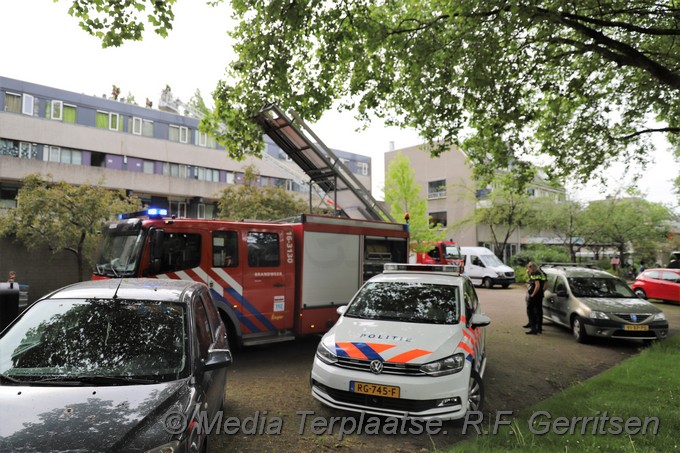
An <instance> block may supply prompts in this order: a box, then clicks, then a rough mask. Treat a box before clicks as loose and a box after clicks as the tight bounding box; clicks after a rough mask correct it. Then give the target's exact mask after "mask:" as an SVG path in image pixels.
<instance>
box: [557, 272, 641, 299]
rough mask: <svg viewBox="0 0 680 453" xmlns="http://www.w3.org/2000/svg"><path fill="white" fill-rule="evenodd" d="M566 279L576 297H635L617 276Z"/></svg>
mask: <svg viewBox="0 0 680 453" xmlns="http://www.w3.org/2000/svg"><path fill="white" fill-rule="evenodd" d="M567 280H568V281H569V287H570V288H571V292H572V293H573V294H574V296H576V297H617V298H621V297H625V298H631V299H634V298H635V297H636V296H635V294H634V293H633V291H631V289H630V288H628V285H627V284H626V282H624V281H623V280H619V279H617V278H598V277H572V278H568V279H567Z"/></svg>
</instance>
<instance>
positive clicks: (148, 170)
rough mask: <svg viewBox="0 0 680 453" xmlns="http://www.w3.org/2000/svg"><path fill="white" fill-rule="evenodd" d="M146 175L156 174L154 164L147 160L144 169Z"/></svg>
mask: <svg viewBox="0 0 680 453" xmlns="http://www.w3.org/2000/svg"><path fill="white" fill-rule="evenodd" d="M142 171H143V172H144V173H147V174H153V172H154V163H153V161H151V160H145V161H144V167H143V169H142Z"/></svg>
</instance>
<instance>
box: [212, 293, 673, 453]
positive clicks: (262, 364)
mask: <svg viewBox="0 0 680 453" xmlns="http://www.w3.org/2000/svg"><path fill="white" fill-rule="evenodd" d="M477 292H478V294H479V298H480V301H481V303H482V306H483V309H484V311H485V312H486V314H488V315H489V316H490V317H491V320H492V321H491V325H490V326H489V328H488V336H487V346H486V350H487V356H488V364H487V369H486V373H485V376H484V381H485V387H486V404H485V412H490V413H491V414H494V415H495V413H496V412H497V411H518V410H520V409H522V408H526V407H529V406H531V405H533V404H535V403H537V402H539V401H541V400H544V399H546V398H548V397H549V396H551V395H553V394H555V393H558V392H559V391H561V390H562V389H564V388H566V387H569V386H571V385H574V384H577V383H579V382H581V381H583V380H585V379H588V378H590V377H592V376H594V375H596V374H598V373H600V372H602V371H604V370H606V369H608V368H610V367H612V366H613V365H616V364H617V363H619V362H621V361H622V360H625V359H626V358H628V357H631V356H632V355H635V354H636V353H637V352H638V351H639V350H640V348H641V347H642V343H641V342H636V341H633V342H627V341H614V340H596V341H593V342H592V343H591V344H579V343H577V342H576V341H575V340H574V339H573V337H572V336H571V332H569V331H568V330H567V329H565V328H562V327H560V326H557V325H553V324H551V323H550V322H546V324H545V326H544V334H543V335H539V336H533V335H525V334H524V329H523V328H522V327H521V326H522V325H523V324H525V323H526V311H525V305H524V288H523V287H520V286H513V287H511V288H509V289H505V290H504V289H500V288H495V289H483V288H482V289H477ZM658 306H659V307H660V308H661V309H662V310H663V311H664V312H665V313H666V316H667V318H668V320H669V324H670V335H675V334H677V333H678V331H679V327H680V305H670V304H658ZM317 343H318V338H306V339H301V340H297V341H295V342H289V343H281V344H275V345H269V346H264V347H259V348H251V349H246V350H244V351H243V352H241V353H240V354H238V355H237V356H236V358H235V361H234V366H233V367H232V368H230V369H229V380H228V387H227V392H228V395H227V401H228V404H227V406H226V407H225V410H226V414H225V416H226V415H230V416H232V415H233V416H235V417H238V418H239V419H240V420H241V421H243V420H246V419H247V418H250V420H251V421H249V423H246V424H245V425H244V427H245V428H246V429H244V430H240V431H239V432H238V433H237V434H233V435H225V434H221V435H214V436H213V437H212V439H211V444H210V446H211V447H210V451H225V452H226V451H279V450H286V451H291V452H295V451H297V452H306V451H312V450H314V451H319V450H324V449H328V450H333V451H418V450H420V449H426V450H432V449H434V448H444V447H446V446H447V445H450V444H452V443H454V442H457V441H459V440H461V439H462V438H463V437H464V436H463V435H462V432H461V431H462V429H461V423H460V422H457V423H447V424H445V425H444V427H443V429H442V430H441V432H440V433H439V434H437V435H433V436H428V435H426V434H420V435H412V434H403V435H402V434H395V435H383V434H376V435H373V434H354V435H349V436H345V437H343V438H342V440H338V430H337V429H335V430H334V431H332V433H333V434H327V433H324V434H314V433H312V432H311V429H310V427H311V423H310V419H313V418H314V417H320V418H322V419H326V420H331V418H332V417H345V416H352V415H351V414H348V413H345V412H341V411H334V410H330V409H327V408H325V407H323V406H321V404H320V403H318V402H316V400H314V399H313V398H312V396H311V394H310V387H309V374H310V370H311V367H312V360H313V357H314V353H315V350H316V346H317ZM303 412H305V413H310V414H308V415H306V417H307V419H306V420H305V419H304V417H305V416H304V415H303V414H302V413H303ZM311 413H313V414H311ZM279 417H280V420H281V424H280V429H271V430H270V432H276V434H266V432H267V426H271V427H273V428H275V427H278V426H279V424H278V418H279ZM275 425H276V426H275ZM252 426H255V427H256V428H258V429H251V430H249V429H247V428H249V427H252ZM260 427H262V429H259V428H260ZM252 431H255V433H254V434H251V432H252ZM444 432H446V433H444ZM260 433H261V434H260ZM468 433H469V431H468ZM468 435H469V434H468Z"/></svg>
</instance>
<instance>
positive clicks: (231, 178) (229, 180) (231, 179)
mask: <svg viewBox="0 0 680 453" xmlns="http://www.w3.org/2000/svg"><path fill="white" fill-rule="evenodd" d="M227 184H234V173H232V172H230V171H228V172H227Z"/></svg>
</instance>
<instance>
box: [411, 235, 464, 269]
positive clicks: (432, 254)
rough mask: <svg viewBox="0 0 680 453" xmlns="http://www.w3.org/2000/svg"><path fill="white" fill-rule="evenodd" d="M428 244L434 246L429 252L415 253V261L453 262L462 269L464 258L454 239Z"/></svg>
mask: <svg viewBox="0 0 680 453" xmlns="http://www.w3.org/2000/svg"><path fill="white" fill-rule="evenodd" d="M430 245H432V246H434V248H433V249H432V250H430V251H429V252H426V253H417V254H416V263H421V264H454V265H457V266H458V267H459V268H460V269H461V272H462V271H463V268H464V267H465V260H464V259H463V255H462V254H461V253H460V246H459V245H458V244H457V243H456V242H455V241H453V240H448V241H439V242H436V243H434V244H430Z"/></svg>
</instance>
